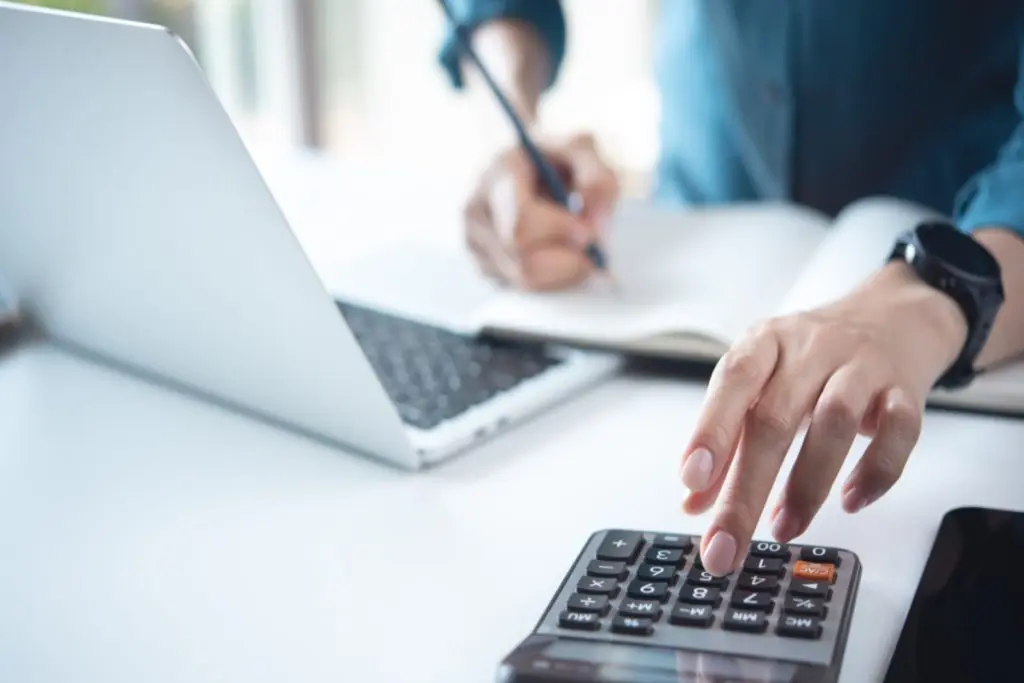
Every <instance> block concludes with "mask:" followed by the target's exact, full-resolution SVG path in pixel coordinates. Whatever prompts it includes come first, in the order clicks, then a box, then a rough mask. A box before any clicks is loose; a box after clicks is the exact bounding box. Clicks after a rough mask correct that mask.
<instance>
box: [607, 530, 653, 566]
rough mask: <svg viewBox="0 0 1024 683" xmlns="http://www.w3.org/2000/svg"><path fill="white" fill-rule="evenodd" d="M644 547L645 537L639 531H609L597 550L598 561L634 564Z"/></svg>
mask: <svg viewBox="0 0 1024 683" xmlns="http://www.w3.org/2000/svg"><path fill="white" fill-rule="evenodd" d="M642 545H643V535H642V534H641V533H640V532H638V531H609V532H608V533H607V535H605V537H604V541H603V542H602V543H601V546H600V547H599V548H598V549H597V559H599V560H612V561H615V560H618V561H622V562H626V563H627V564H633V562H635V561H636V557H637V555H639V554H640V547H641V546H642Z"/></svg>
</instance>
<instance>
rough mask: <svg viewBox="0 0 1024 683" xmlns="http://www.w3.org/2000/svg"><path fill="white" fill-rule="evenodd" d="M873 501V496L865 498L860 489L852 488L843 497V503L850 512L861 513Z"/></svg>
mask: <svg viewBox="0 0 1024 683" xmlns="http://www.w3.org/2000/svg"><path fill="white" fill-rule="evenodd" d="M872 502H874V501H873V499H872V498H871V496H865V495H863V494H862V493H861V492H860V489H858V488H852V489H850V490H849V491H847V492H846V493H845V494H844V495H843V503H844V505H845V507H846V509H847V510H849V511H850V512H860V511H861V510H863V509H864V508H866V507H867V506H868V505H870V504H871V503H872Z"/></svg>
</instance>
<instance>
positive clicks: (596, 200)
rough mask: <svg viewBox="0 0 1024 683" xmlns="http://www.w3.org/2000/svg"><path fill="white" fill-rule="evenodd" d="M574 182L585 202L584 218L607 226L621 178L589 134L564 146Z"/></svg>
mask: <svg viewBox="0 0 1024 683" xmlns="http://www.w3.org/2000/svg"><path fill="white" fill-rule="evenodd" d="M563 153H564V159H565V163H566V165H567V166H568V171H569V176H570V183H571V185H572V188H573V190H574V191H575V192H576V193H577V194H578V195H579V196H580V199H581V200H582V203H583V214H582V217H583V220H584V221H585V222H587V223H588V224H590V225H592V226H593V227H595V228H596V229H597V230H599V231H603V230H605V228H606V227H607V224H608V221H609V219H610V218H611V214H612V212H613V211H614V209H615V206H616V204H617V203H618V200H619V192H620V189H619V181H618V177H617V176H616V174H615V172H614V171H613V170H612V168H611V167H610V166H609V165H608V164H607V162H606V161H605V160H604V158H603V157H602V156H601V153H600V151H599V150H598V149H597V146H596V144H595V143H594V140H593V138H592V137H591V136H589V135H581V136H577V137H576V138H574V139H573V140H572V141H570V143H569V145H568V146H567V147H566V148H565V149H564V152H563Z"/></svg>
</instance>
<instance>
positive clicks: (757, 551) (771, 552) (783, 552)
mask: <svg viewBox="0 0 1024 683" xmlns="http://www.w3.org/2000/svg"><path fill="white" fill-rule="evenodd" d="M749 554H750V555H755V556H757V557H774V558H778V559H781V560H788V559H789V547H788V546H785V545H783V544H781V543H772V542H770V541H754V542H753V543H751V544H750V553H749Z"/></svg>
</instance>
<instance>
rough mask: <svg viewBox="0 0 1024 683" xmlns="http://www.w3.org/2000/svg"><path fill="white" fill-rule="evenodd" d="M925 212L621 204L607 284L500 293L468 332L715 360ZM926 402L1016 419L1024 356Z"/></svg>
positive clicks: (841, 277) (877, 256) (809, 303)
mask: <svg viewBox="0 0 1024 683" xmlns="http://www.w3.org/2000/svg"><path fill="white" fill-rule="evenodd" d="M926 215H928V214H926V213H924V212H922V211H921V210H920V209H919V208H917V207H914V206H911V205H908V204H905V203H903V202H899V201H897V200H892V199H884V198H883V199H872V200H865V201H862V202H859V203H857V204H855V205H852V206H851V207H850V208H848V209H847V210H845V211H843V212H842V213H840V214H839V215H838V216H837V217H836V218H835V220H834V221H833V220H831V219H829V218H828V217H826V216H824V215H821V214H818V213H816V212H814V211H811V210H808V209H804V208H801V207H795V206H792V205H788V204H783V203H778V204H771V203H769V204H750V205H736V206H727V207H713V208H706V209H695V210H691V211H686V212H678V211H668V210H658V209H652V208H651V207H650V206H644V205H628V204H627V205H624V206H623V207H622V209H621V210H620V212H619V214H618V215H617V217H616V221H615V225H614V226H613V227H612V229H611V230H610V231H609V243H608V245H607V249H608V256H609V261H610V263H611V267H612V270H613V272H614V273H615V277H616V281H617V288H616V291H610V290H609V288H608V287H607V286H606V283H603V282H600V281H599V280H593V281H591V282H589V283H587V284H586V285H583V286H581V287H580V288H578V289H574V290H570V291H564V292H555V293H526V292H517V291H505V292H502V293H501V294H499V295H498V296H497V297H495V298H494V299H493V300H491V301H489V302H488V303H487V304H486V305H485V306H483V307H482V308H481V309H479V311H478V312H477V315H476V319H475V321H474V322H475V325H474V327H476V328H477V329H480V330H482V331H487V332H489V333H492V334H494V335H496V336H504V337H512V338H533V339H546V340H552V341H560V342H566V343H570V344H575V345H580V346H587V347H594V348H604V349H612V350H616V351H621V352H625V353H630V354H637V355H643V356H654V357H667V358H679V359H688V360H698V361H700V360H707V361H714V360H716V359H717V358H718V357H720V356H721V355H722V353H724V352H725V351H726V350H727V349H728V347H729V346H730V345H731V343H732V342H733V341H734V340H735V339H736V338H737V337H738V336H739V335H740V334H742V333H743V332H744V331H745V330H746V329H747V327H748V326H749V325H751V324H752V323H753V322H755V321H757V320H759V319H761V318H765V317H769V316H773V315H778V314H782V313H790V312H795V311H798V310H803V309H807V308H811V307H814V306H817V305H820V304H823V303H825V302H828V301H830V300H833V299H835V298H837V297H839V296H841V295H843V294H844V293H846V292H847V291H849V290H850V289H851V288H853V287H854V286H855V285H856V284H857V283H858V282H860V281H861V280H862V279H863V278H864V277H865V276H867V274H868V273H870V272H871V271H872V270H874V269H876V268H878V266H879V265H880V264H881V263H883V262H884V260H885V258H886V256H887V255H888V253H889V250H890V249H891V247H892V242H893V240H894V239H895V238H896V236H897V234H898V233H900V232H902V231H903V230H905V229H907V228H909V227H911V226H913V225H914V224H915V223H917V222H918V221H920V220H921V219H922V218H924V217H925V216H926ZM932 403H933V405H945V406H948V407H960V408H970V409H978V410H991V411H996V412H1008V413H1018V414H1024V361H1021V362H1017V363H1013V364H1009V365H1008V366H1006V367H1003V368H999V369H997V370H993V371H991V372H989V373H987V374H985V375H983V376H981V377H979V378H978V379H977V380H976V381H975V382H974V383H973V384H972V385H971V386H970V387H967V388H966V389H960V390H957V391H936V392H935V393H934V396H933V397H932Z"/></svg>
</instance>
